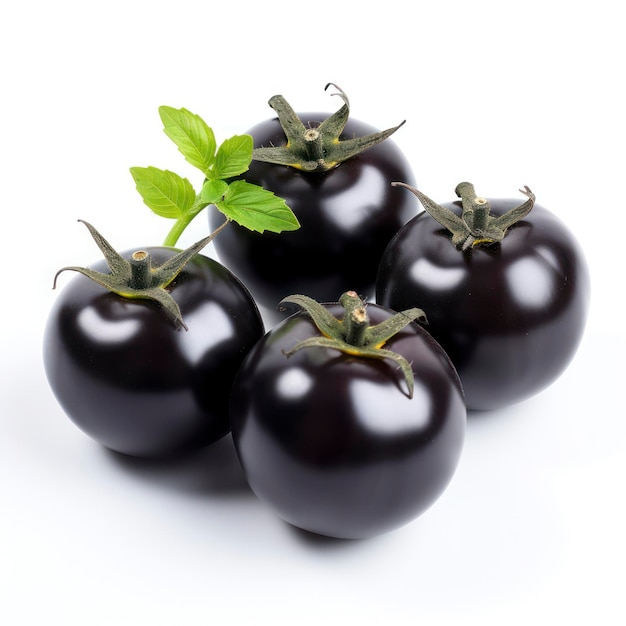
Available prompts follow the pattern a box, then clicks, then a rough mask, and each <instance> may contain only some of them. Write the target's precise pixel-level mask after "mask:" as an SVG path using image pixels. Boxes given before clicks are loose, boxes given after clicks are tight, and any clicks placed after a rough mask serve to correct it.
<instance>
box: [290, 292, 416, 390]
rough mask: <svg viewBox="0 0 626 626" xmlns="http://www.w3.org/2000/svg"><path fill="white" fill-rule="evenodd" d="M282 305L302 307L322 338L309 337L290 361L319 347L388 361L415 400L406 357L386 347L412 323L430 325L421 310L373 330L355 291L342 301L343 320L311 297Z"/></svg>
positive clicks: (395, 317) (292, 299)
mask: <svg viewBox="0 0 626 626" xmlns="http://www.w3.org/2000/svg"><path fill="white" fill-rule="evenodd" d="M282 302H291V303H293V304H297V305H299V306H301V307H302V308H303V309H304V311H305V312H306V313H307V314H308V315H309V316H310V317H311V320H312V321H313V323H314V324H315V326H316V327H317V329H318V330H319V331H320V333H321V334H320V336H314V337H309V338H308V339H304V340H303V341H300V342H299V343H297V344H296V345H295V346H294V347H293V348H291V349H290V350H287V351H286V352H285V356H286V357H290V356H292V355H293V354H295V353H296V352H298V351H299V350H302V349H303V348H313V347H317V348H331V349H334V350H338V351H339V352H342V353H344V354H349V355H351V356H356V357H361V358H368V359H379V360H385V359H387V360H389V361H392V362H393V363H395V364H396V365H397V366H398V367H399V368H400V370H401V371H402V373H403V374H404V379H405V381H406V384H407V387H408V391H409V397H413V386H414V380H413V370H412V369H411V365H410V363H409V362H408V361H407V360H406V359H405V358H404V357H403V356H402V355H400V354H398V353H396V352H393V351H392V350H387V349H383V347H382V346H383V345H384V344H385V343H386V342H387V341H388V340H389V339H391V338H392V337H393V336H395V335H397V334H398V333H399V332H400V331H401V330H402V329H403V328H404V327H405V326H407V325H408V324H410V323H411V322H413V321H415V320H419V321H421V322H422V323H427V322H426V316H425V315H424V311H422V310H421V309H418V308H413V309H407V310H406V311H402V312H400V313H395V314H393V315H392V316H391V317H389V318H388V319H386V320H385V321H383V322H381V323H380V324H376V325H375V326H371V325H370V318H369V315H368V314H367V310H366V305H365V302H364V301H363V300H361V298H359V296H358V295H357V293H356V292H355V291H346V292H345V293H344V294H342V296H341V297H340V298H339V304H341V306H342V307H343V308H344V316H343V320H339V319H337V318H335V317H334V316H333V315H332V314H331V313H330V311H329V310H328V309H327V308H326V307H325V306H324V305H323V304H320V303H319V302H316V301H315V300H313V299H312V298H309V297H308V296H304V295H293V296H289V297H288V298H285V299H284V300H283V301H282ZM282 302H281V304H282Z"/></svg>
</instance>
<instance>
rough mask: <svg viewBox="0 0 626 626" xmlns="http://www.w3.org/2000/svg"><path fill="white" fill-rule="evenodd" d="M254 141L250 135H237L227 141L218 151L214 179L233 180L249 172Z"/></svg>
mask: <svg viewBox="0 0 626 626" xmlns="http://www.w3.org/2000/svg"><path fill="white" fill-rule="evenodd" d="M252 148H253V140H252V137H251V136H250V135H235V136H234V137H231V138H230V139H226V140H225V141H224V142H223V143H222V145H221V146H220V147H219V148H218V150H217V155H216V156H215V165H214V167H213V171H212V176H209V178H213V179H218V178H219V179H224V178H232V177H233V176H239V174H243V173H244V172H245V171H247V169H248V167H249V166H250V161H252Z"/></svg>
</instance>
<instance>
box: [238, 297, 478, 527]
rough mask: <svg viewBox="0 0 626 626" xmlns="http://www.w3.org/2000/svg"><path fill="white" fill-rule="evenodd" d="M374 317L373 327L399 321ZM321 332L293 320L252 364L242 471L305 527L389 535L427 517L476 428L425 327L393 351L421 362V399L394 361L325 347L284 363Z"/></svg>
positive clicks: (245, 383) (243, 403) (247, 364)
mask: <svg viewBox="0 0 626 626" xmlns="http://www.w3.org/2000/svg"><path fill="white" fill-rule="evenodd" d="M324 306H325V307H327V308H328V309H329V310H330V311H331V312H333V314H335V315H338V314H340V312H341V308H340V306H339V305H335V304H331V305H324ZM367 311H368V313H369V315H370V317H371V320H372V322H373V323H378V322H381V321H382V320H384V319H387V318H388V317H389V316H390V315H392V314H393V312H391V311H388V310H387V309H384V308H382V307H379V306H377V305H374V304H371V305H368V307H367ZM316 334H317V329H316V328H315V326H314V324H313V323H312V322H311V319H310V318H309V317H308V316H306V315H304V314H303V313H295V314H294V315H292V316H290V317H288V318H287V319H285V320H283V321H282V322H280V323H279V324H278V325H276V326H275V327H274V328H273V329H272V330H271V331H269V332H268V333H267V334H266V335H265V336H264V338H263V339H262V340H261V341H260V342H259V343H258V344H257V345H256V346H255V347H254V348H253V349H252V351H251V352H250V354H249V355H248V357H247V358H246V360H245V361H244V363H243V365H242V368H241V370H240V372H239V374H238V376H237V378H236V381H235V385H234V388H233V395H232V402H231V427H232V435H233V440H234V442H235V446H236V450H237V454H238V456H239V459H240V461H241V465H242V468H243V470H244V472H245V475H246V477H247V480H248V482H249V484H250V486H251V488H252V490H253V491H254V492H255V493H256V495H257V496H258V497H259V499H260V500H262V501H264V502H265V503H267V504H269V505H270V506H271V507H272V508H273V510H274V511H275V512H276V513H277V514H278V515H279V516H280V517H282V518H283V519H284V520H285V521H287V522H288V523H290V524H291V525H294V526H296V527H298V528H301V529H304V530H306V531H309V532H313V533H316V534H320V535H326V536H329V537H337V538H366V537H370V536H374V535H377V534H381V533H384V532H387V531H391V530H393V529H395V528H398V527H400V526H402V525H404V524H407V523H408V522H410V521H411V520H413V519H415V518H416V517H417V516H418V515H420V514H421V513H422V512H424V511H425V510H426V509H427V508H429V507H430V506H431V505H432V504H433V503H434V502H435V501H436V500H437V499H438V498H439V497H440V495H441V494H442V493H443V491H444V489H445V488H446V486H447V485H448V484H449V481H450V480H451V478H452V476H453V474H454V472H455V469H456V467H457V464H458V461H459V458H460V454H461V450H462V446H463V440H464V433H465V419H466V410H465V405H464V402H463V396H462V392H461V386H460V384H459V380H458V376H457V374H456V372H455V371H454V368H453V367H452V365H451V364H450V361H449V359H448V357H447V356H446V355H445V353H444V352H443V350H442V349H441V347H440V346H439V345H438V344H437V343H436V342H435V341H434V340H433V339H432V337H431V336H430V335H429V334H428V333H427V332H426V331H425V330H423V328H421V327H420V326H418V325H417V324H415V323H411V324H409V325H408V326H406V327H405V328H404V329H403V330H401V331H400V332H399V333H398V334H397V335H396V336H394V337H393V338H391V339H390V340H389V341H388V342H387V343H386V344H385V346H384V347H385V348H386V349H390V350H393V351H395V352H396V353H398V354H400V355H402V356H404V357H405V358H406V359H407V360H408V361H409V362H410V363H411V365H412V370H413V373H414V377H415V390H414V394H413V397H412V398H411V397H410V396H409V395H408V394H407V393H406V391H405V387H404V386H403V384H402V374H400V372H399V369H398V368H397V367H396V366H395V365H394V364H393V363H390V362H388V361H383V360H377V359H370V358H362V357H356V356H350V355H348V354H344V353H341V352H338V351H336V350H333V349H328V348H325V347H313V348H305V349H301V350H299V351H298V352H296V353H294V354H293V355H292V356H290V357H289V358H287V357H286V356H285V354H284V351H286V350H290V349H292V348H293V346H294V345H295V344H297V343H298V342H300V341H301V340H304V339H307V338H309V337H313V336H315V335H316Z"/></svg>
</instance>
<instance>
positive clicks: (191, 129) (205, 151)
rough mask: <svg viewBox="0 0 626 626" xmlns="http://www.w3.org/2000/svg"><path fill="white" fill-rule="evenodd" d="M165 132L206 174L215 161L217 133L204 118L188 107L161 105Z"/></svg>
mask: <svg viewBox="0 0 626 626" xmlns="http://www.w3.org/2000/svg"><path fill="white" fill-rule="evenodd" d="M159 115H160V117H161V121H162V122H163V130H164V131H165V134H166V135H167V136H168V137H169V138H170V139H171V140H172V141H173V142H174V143H175V144H176V145H177V146H178V149H179V150H180V152H181V154H182V155H183V156H184V157H185V159H187V161H188V162H189V163H191V165H193V166H194V167H197V168H198V169H199V170H200V171H201V172H203V173H204V175H205V176H208V175H209V172H210V171H211V168H212V167H213V163H214V162H215V149H216V147H217V144H216V142H215V135H214V133H213V130H212V129H211V128H210V127H209V126H208V125H207V124H206V123H205V122H204V120H203V119H202V118H201V117H200V116H198V115H195V114H194V113H191V111H188V110H187V109H174V108H172V107H167V106H162V107H159Z"/></svg>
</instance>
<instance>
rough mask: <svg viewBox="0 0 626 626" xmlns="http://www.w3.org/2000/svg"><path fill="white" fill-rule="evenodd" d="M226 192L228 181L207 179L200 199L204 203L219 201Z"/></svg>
mask: <svg viewBox="0 0 626 626" xmlns="http://www.w3.org/2000/svg"><path fill="white" fill-rule="evenodd" d="M227 192H228V183H226V182H225V181H223V180H207V181H206V182H205V183H204V185H203V187H202V189H201V191H200V200H202V202H205V203H206V204H215V203H216V202H219V201H220V200H221V199H222V198H223V197H224V196H225V195H226V193H227Z"/></svg>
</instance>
